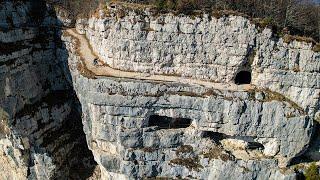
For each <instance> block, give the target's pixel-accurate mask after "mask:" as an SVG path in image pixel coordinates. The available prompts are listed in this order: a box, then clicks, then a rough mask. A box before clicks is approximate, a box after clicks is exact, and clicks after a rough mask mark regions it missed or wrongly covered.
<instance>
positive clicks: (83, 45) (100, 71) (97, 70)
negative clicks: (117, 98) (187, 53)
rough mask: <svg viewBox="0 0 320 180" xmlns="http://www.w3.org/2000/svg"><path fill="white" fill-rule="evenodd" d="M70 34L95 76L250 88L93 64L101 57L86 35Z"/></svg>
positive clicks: (220, 87)
mask: <svg viewBox="0 0 320 180" xmlns="http://www.w3.org/2000/svg"><path fill="white" fill-rule="evenodd" d="M66 31H67V32H68V33H69V34H70V35H71V36H73V37H75V38H77V39H78V40H79V47H78V48H79V53H80V55H81V57H82V58H83V61H84V62H83V63H84V65H85V66H86V67H87V69H88V70H90V71H92V72H93V73H94V74H95V75H97V76H106V77H110V76H111V77H119V78H129V79H137V80H154V81H162V82H176V83H182V84H189V85H201V86H205V87H207V88H214V89H221V90H223V89H224V90H231V91H246V90H249V89H251V88H252V86H251V85H236V84H227V83H214V82H210V81H204V80H198V79H192V78H187V77H179V76H168V75H150V74H146V73H141V72H131V71H130V72H128V71H122V70H118V69H114V68H111V67H110V66H107V65H103V66H99V65H94V63H93V61H94V59H95V58H98V59H100V60H102V58H101V57H100V56H99V55H97V54H96V53H94V52H92V48H91V47H90V44H89V42H88V40H87V39H86V37H85V36H84V35H81V34H79V33H77V32H76V30H75V29H67V30H66Z"/></svg>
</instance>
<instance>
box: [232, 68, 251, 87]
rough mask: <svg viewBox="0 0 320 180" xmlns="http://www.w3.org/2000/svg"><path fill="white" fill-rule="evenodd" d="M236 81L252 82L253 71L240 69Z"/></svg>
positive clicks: (239, 82)
mask: <svg viewBox="0 0 320 180" xmlns="http://www.w3.org/2000/svg"><path fill="white" fill-rule="evenodd" d="M234 83H235V84H237V85H241V84H250V83H251V72H249V71H240V72H238V74H237V75H236V78H235V80H234Z"/></svg>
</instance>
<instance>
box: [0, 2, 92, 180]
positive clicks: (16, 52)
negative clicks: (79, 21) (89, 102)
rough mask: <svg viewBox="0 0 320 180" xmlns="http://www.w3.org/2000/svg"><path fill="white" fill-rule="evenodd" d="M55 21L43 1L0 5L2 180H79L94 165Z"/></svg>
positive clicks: (1, 3) (0, 146)
mask: <svg viewBox="0 0 320 180" xmlns="http://www.w3.org/2000/svg"><path fill="white" fill-rule="evenodd" d="M58 22H59V20H58V19H57V18H56V15H55V12H54V10H53V9H51V8H50V7H48V6H47V5H46V4H45V3H44V1H27V2H23V1H1V2H0V164H1V167H0V179H27V178H28V179H49V178H53V177H54V178H68V177H72V176H73V175H74V176H73V177H74V178H77V177H79V176H78V175H77V174H78V173H77V174H74V171H76V170H78V169H80V168H83V167H84V166H83V163H82V162H81V161H82V160H86V159H87V161H88V162H90V161H92V159H90V158H91V157H90V151H89V150H88V149H87V147H86V143H85V136H84V134H83V133H82V132H83V131H82V125H81V107H80V104H79V102H78V101H77V99H76V97H75V95H74V92H73V88H72V86H71V84H70V81H68V71H69V70H68V69H67V68H66V67H67V66H66V59H65V62H64V63H63V62H62V61H61V59H60V60H59V58H57V56H56V50H57V48H58V47H59V46H60V45H59V42H60V37H59V28H57V26H56V25H58ZM69 78H70V75H69ZM79 149H82V152H79ZM83 171H84V170H83ZM83 177H85V173H84V174H83Z"/></svg>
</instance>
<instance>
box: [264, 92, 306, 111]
mask: <svg viewBox="0 0 320 180" xmlns="http://www.w3.org/2000/svg"><path fill="white" fill-rule="evenodd" d="M263 92H264V94H265V99H264V101H265V102H269V101H273V100H275V101H279V102H287V103H289V104H290V105H291V106H292V107H293V108H294V109H297V110H298V111H299V112H300V113H301V114H304V110H303V108H301V107H300V106H299V105H298V104H297V103H295V102H293V101H291V100H290V99H288V98H287V97H285V96H284V95H282V94H280V93H277V92H273V91H271V90H269V89H264V90H263Z"/></svg>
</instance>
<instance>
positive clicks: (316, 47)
mask: <svg viewBox="0 0 320 180" xmlns="http://www.w3.org/2000/svg"><path fill="white" fill-rule="evenodd" d="M312 50H313V51H314V52H320V43H317V44H315V45H314V46H313V47H312Z"/></svg>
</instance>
